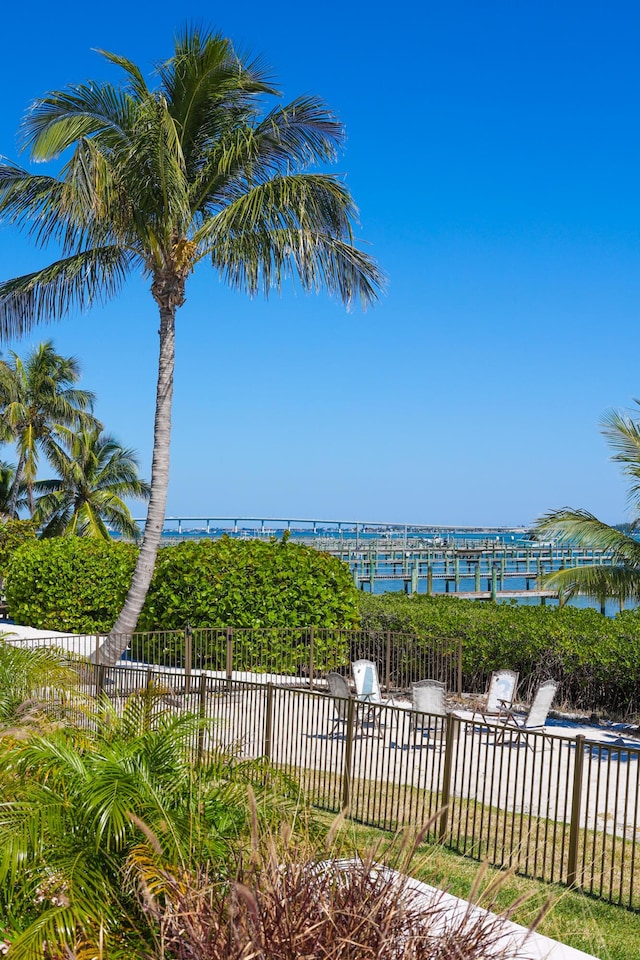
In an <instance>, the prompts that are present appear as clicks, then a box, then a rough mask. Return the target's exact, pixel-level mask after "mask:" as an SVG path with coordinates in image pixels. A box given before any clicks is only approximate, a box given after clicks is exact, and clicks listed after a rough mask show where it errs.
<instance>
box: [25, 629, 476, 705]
mask: <svg viewBox="0 0 640 960" xmlns="http://www.w3.org/2000/svg"><path fill="white" fill-rule="evenodd" d="M104 639H105V638H104V637H100V636H95V635H84V636H79V635H74V636H69V637H68V638H64V637H48V638H46V637H45V638H42V637H40V638H37V639H30V640H25V641H16V642H19V643H20V644H21V645H25V646H40V645H43V644H46V645H48V646H56V645H58V646H60V647H61V648H62V649H66V650H73V651H75V652H76V653H77V654H79V655H80V656H84V657H87V658H89V659H91V660H94V661H97V662H98V664H99V663H100V646H101V644H102V642H103V641H104ZM120 646H121V650H122V653H123V656H124V659H125V661H126V662H129V663H130V664H132V665H141V664H142V665H145V666H146V665H151V666H153V667H157V668H163V669H168V670H178V671H180V672H182V673H184V674H185V676H186V677H187V680H188V678H189V677H191V676H192V675H194V674H195V673H197V672H198V671H200V670H207V671H210V672H213V673H221V674H224V676H225V677H226V678H227V679H229V680H231V679H237V680H243V679H250V680H256V679H260V678H263V679H264V680H271V681H273V682H278V681H280V680H282V679H284V678H287V679H293V680H295V679H297V680H298V681H300V682H302V683H303V684H304V686H305V687H310V688H311V689H313V688H314V687H315V686H316V684H317V682H318V681H320V683H322V677H323V676H324V675H325V674H326V672H327V671H329V670H339V671H344V672H348V670H349V665H350V664H351V662H352V661H354V660H359V659H367V660H372V661H373V662H374V663H375V664H376V666H377V669H378V676H379V678H380V683H381V686H382V689H383V690H384V691H385V692H386V693H389V694H392V693H398V692H403V691H404V692H409V691H410V690H411V684H412V682H413V681H414V680H422V679H424V678H426V677H431V678H433V679H436V680H442V681H443V682H444V683H445V684H446V686H447V689H448V690H450V691H451V692H453V693H461V692H462V643H461V641H460V640H458V639H454V640H442V641H432V640H420V639H419V638H418V637H416V636H414V635H412V634H403V633H394V632H392V631H384V630H380V631H375V630H329V629H322V628H318V627H299V628H294V627H292V628H281V627H278V628H275V627H274V628H268V627H263V628H254V629H234V628H232V627H211V628H198V629H191V628H187V629H185V630H166V631H154V632H153V633H136V634H133V636H124V635H123V637H122V639H121V644H120ZM96 651H97V653H96Z"/></svg>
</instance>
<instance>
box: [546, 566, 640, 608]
mask: <svg viewBox="0 0 640 960" xmlns="http://www.w3.org/2000/svg"><path fill="white" fill-rule="evenodd" d="M541 585H542V587H543V588H544V589H549V590H557V591H558V593H559V595H560V596H561V597H562V598H563V599H564V600H570V599H571V598H572V597H575V596H583V597H590V598H592V599H594V600H599V601H600V602H604V600H606V599H608V598H612V599H616V600H619V601H620V602H621V603H624V602H625V601H627V600H632V601H635V602H638V601H640V571H639V570H638V567H636V566H623V565H620V564H618V565H608V564H593V565H591V566H585V567H568V568H566V569H564V570H556V571H555V572H554V573H549V574H546V575H545V576H544V577H543V578H542V579H541Z"/></svg>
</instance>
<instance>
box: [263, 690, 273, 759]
mask: <svg viewBox="0 0 640 960" xmlns="http://www.w3.org/2000/svg"><path fill="white" fill-rule="evenodd" d="M272 740H273V684H272V683H268V684H267V702H266V704H265V718H264V744H263V749H262V753H263V755H264V756H265V757H266V758H267V760H268V761H269V762H271V742H272Z"/></svg>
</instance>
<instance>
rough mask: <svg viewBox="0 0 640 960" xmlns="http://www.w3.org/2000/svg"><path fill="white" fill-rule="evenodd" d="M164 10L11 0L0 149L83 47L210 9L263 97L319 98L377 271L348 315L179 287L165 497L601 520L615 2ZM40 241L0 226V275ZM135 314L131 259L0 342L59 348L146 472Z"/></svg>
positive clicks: (628, 90) (615, 219)
mask: <svg viewBox="0 0 640 960" xmlns="http://www.w3.org/2000/svg"><path fill="white" fill-rule="evenodd" d="M177 9H178V8H177V7H176V5H175V4H168V3H165V2H163V0H156V2H154V3H150V2H146V0H139V2H137V3H135V4H134V3H130V2H129V3H126V4H125V3H123V2H122V0H113V2H111V3H110V4H109V5H108V7H104V6H100V5H98V6H96V5H91V4H86V3H82V4H80V3H73V2H70V3H67V4H66V5H65V7H64V14H63V13H62V12H61V9H60V8H59V7H56V6H55V5H51V4H49V3H47V4H44V3H40V2H35V3H32V4H31V5H30V6H29V8H28V13H27V14H25V8H20V7H19V6H16V5H11V6H10V7H9V8H8V9H7V10H6V11H4V14H3V27H4V34H5V44H4V53H3V58H2V61H1V62H0V71H1V72H2V84H1V86H2V91H3V108H2V114H1V116H0V153H3V154H4V155H5V156H9V157H11V158H12V159H16V158H17V156H18V152H17V141H16V131H17V128H18V124H19V122H20V119H21V117H22V115H23V113H24V112H25V110H26V109H27V107H28V105H29V103H30V102H31V101H32V100H33V98H35V97H37V96H38V95H41V94H43V93H44V92H46V91H47V90H49V89H55V88H59V87H61V86H63V85H65V84H66V83H69V82H77V81H83V80H86V79H88V78H94V79H103V78H106V77H109V78H111V79H115V78H116V77H117V75H118V72H117V70H116V69H115V68H111V67H109V66H107V65H106V64H104V63H103V62H102V61H101V59H100V57H99V56H98V55H97V54H96V53H94V52H92V50H93V49H94V48H96V47H103V48H105V49H108V50H113V51H115V52H118V53H122V54H124V55H126V56H128V57H130V58H131V59H133V60H135V61H136V62H138V63H139V64H140V65H145V66H149V67H150V66H151V64H152V63H153V61H155V60H159V59H162V58H163V57H165V56H167V55H168V54H169V53H170V50H171V42H172V37H173V35H174V33H175V31H176V30H178V29H180V27H181V26H182V25H183V23H184V22H185V20H186V19H189V20H190V21H196V22H199V23H202V24H205V25H208V26H211V27H214V28H216V29H219V30H220V31H221V32H222V33H224V34H226V35H227V36H229V37H231V38H232V39H233V40H234V42H235V44H236V45H237V46H238V47H239V48H240V49H242V50H250V51H253V52H255V53H261V54H262V55H263V56H264V58H265V59H266V61H267V62H268V63H269V65H270V66H271V67H272V69H273V74H274V76H275V77H276V78H277V81H278V85H279V88H280V89H281V90H282V91H283V94H284V98H285V99H292V98H294V97H295V96H297V95H299V94H302V93H314V94H318V95H320V96H322V97H323V98H324V99H325V100H326V101H327V102H328V103H329V105H330V106H331V107H332V108H333V110H334V111H335V112H336V113H337V115H338V116H339V117H340V118H341V120H342V121H343V122H344V123H345V125H346V129H347V134H348V140H347V147H346V150H345V153H344V155H343V156H342V157H341V158H340V161H339V163H338V164H337V165H336V167H335V168H334V169H335V170H337V171H340V172H344V173H345V174H346V176H347V182H348V184H349V186H350V188H351V190H352V192H353V194H354V197H355V200H356V202H357V204H358V206H359V209H360V220H361V222H360V226H359V230H358V233H359V236H360V237H361V238H362V241H363V242H366V244H367V249H368V250H369V251H370V252H371V253H373V254H374V255H375V256H376V257H377V258H378V260H379V262H380V264H381V266H382V267H383V269H384V270H385V272H386V273H387V275H388V289H387V292H386V294H385V296H384V297H383V299H382V300H381V302H380V304H379V305H378V306H377V307H376V308H374V309H373V310H370V311H368V312H367V313H364V314H363V313H361V312H354V313H351V314H347V313H346V312H345V311H344V309H343V308H342V306H341V305H340V304H338V303H336V302H333V301H331V300H329V299H328V297H326V296H324V295H320V296H317V297H316V296H305V295H303V294H301V293H300V292H299V291H298V292H296V291H295V290H294V289H292V288H287V289H286V290H285V291H284V292H283V293H282V295H281V296H279V297H278V296H277V295H274V296H273V297H272V298H270V299H269V301H267V302H266V303H265V302H264V301H262V300H254V301H250V300H248V299H247V298H246V297H244V296H242V295H240V294H236V293H233V292H231V291H229V290H227V289H225V287H224V286H223V285H222V284H221V282H220V281H219V279H218V278H217V277H216V276H215V275H214V274H212V273H211V272H210V271H208V270H206V268H203V269H202V270H201V271H200V272H199V273H197V274H196V275H194V276H193V277H192V278H191V281H190V286H189V288H188V301H187V303H186V305H185V306H184V307H183V308H182V310H181V311H180V312H179V315H178V324H177V370H176V384H175V408H174V421H173V430H174V433H173V444H172V466H171V476H172V479H171V484H170V490H169V501H168V510H167V512H168V514H171V515H190V516H229V515H233V516H267V517H272V516H294V517H295V516H298V517H318V518H342V519H361V520H388V521H398V522H404V521H410V522H416V523H442V524H476V523H477V524H519V523H529V522H530V521H531V520H533V519H534V518H535V517H536V516H538V515H539V514H540V513H542V512H543V511H545V510H547V509H549V508H552V507H560V506H564V505H571V506H575V507H585V508H587V509H590V510H592V511H593V512H594V513H596V514H597V515H598V516H600V517H601V518H602V519H604V520H606V521H609V522H616V521H618V520H621V519H623V518H624V516H625V509H626V505H625V488H624V484H623V481H622V479H621V477H620V474H619V471H618V469H617V468H616V466H615V465H614V464H612V463H610V462H609V460H608V455H609V452H608V450H607V448H606V445H605V443H604V440H603V438H602V437H601V436H600V434H599V431H598V421H599V418H600V417H601V416H602V414H603V413H604V412H605V411H606V410H607V409H609V408H611V407H617V408H622V407H628V406H630V405H631V403H632V399H633V397H635V396H640V373H639V372H638V363H637V344H638V340H639V338H640V324H639V320H640V246H639V243H638V240H639V234H640V186H639V184H640V177H639V170H640V126H639V123H638V115H639V106H640V103H639V101H640V68H639V66H638V58H637V37H638V27H639V26H640V12H639V11H640V8H638V6H637V4H634V3H632V2H621V0H612V2H610V3H609V4H607V5H606V6H605V5H603V4H601V3H594V2H589V0H586V2H585V0H583V2H581V3H574V2H564V3H561V4H558V3H557V2H555V3H552V2H551V0H536V2H527V0H525V2H519V3H517V4H514V3H513V2H512V0H510V2H496V0H486V2H485V3H483V4H479V3H477V2H475V0H464V2H463V0H457V2H456V0H453V2H449V3H447V4H442V3H438V4H435V3H431V2H426V3H424V4H418V3H415V4H396V5H393V4H391V5H390V4H384V5H382V4H381V5H379V6H376V5H372V4H370V3H367V4H364V3H361V2H352V3H350V4H349V3H344V2H342V3H338V2H335V0H326V2H324V3H322V4H320V5H319V4H315V5H311V4H306V5H305V4H299V3H290V2H287V0H284V2H281V3H280V4H278V5H277V6H275V7H274V6H273V5H266V4H263V3H257V2H254V0H247V2H245V3H244V4H240V5H228V4H226V5H224V6H223V7H220V8H218V9H216V7H215V6H213V5H210V4H204V3H200V2H196V3H191V4H189V5H188V7H187V6H185V7H183V8H182V9H181V10H180V12H177ZM27 19H28V22H27ZM53 255H54V251H52V252H51V254H50V255H49V257H51V256H53ZM47 259H48V256H47V253H46V252H42V251H38V250H35V249H33V248H32V247H30V246H29V244H28V242H27V241H26V240H25V239H24V238H21V237H19V236H18V235H16V233H15V232H14V231H13V230H11V229H8V228H6V227H5V228H3V229H2V230H1V231H0V276H2V277H3V278H5V277H10V276H14V275H17V274H20V273H24V272H28V271H29V270H31V269H33V268H34V267H35V266H38V265H40V264H43V263H45V262H46V260H47ZM156 331H157V318H156V314H155V307H154V303H153V301H152V299H151V296H150V294H149V292H148V289H147V286H146V283H145V281H144V280H142V279H141V278H139V277H133V278H132V279H131V281H130V282H129V284H128V286H127V289H126V291H125V293H124V295H122V296H121V297H120V298H119V299H118V300H117V301H114V302H112V303H111V304H109V305H108V306H107V307H106V308H98V307H96V308H94V309H93V310H92V311H91V312H89V313H87V314H85V315H82V316H73V317H70V318H69V319H67V320H64V321H62V322H61V323H59V324H55V325H51V326H46V327H42V328H41V329H38V330H36V331H34V332H33V333H32V334H31V335H30V336H29V337H28V338H27V339H25V340H23V341H21V342H19V343H12V344H9V345H8V346H9V347H12V348H14V349H16V350H17V351H18V352H19V353H22V352H26V351H27V350H28V349H29V348H30V347H31V346H33V345H35V344H36V343H38V342H39V341H40V340H41V339H44V338H45V337H53V338H54V340H55V344H56V347H57V348H58V349H59V350H60V351H61V352H63V353H74V354H76V355H77V356H78V357H79V358H80V360H81V362H82V366H83V370H84V378H83V384H84V385H85V386H86V387H87V388H89V389H93V390H94V391H95V392H96V393H97V394H98V408H97V413H98V415H99V416H100V417H101V419H102V420H103V422H104V423H105V426H106V427H107V429H108V430H109V431H110V432H112V433H114V434H115V435H116V436H117V437H118V438H119V439H120V440H121V442H122V443H124V444H126V445H129V446H133V447H135V448H136V449H137V450H138V452H139V455H140V459H141V463H142V472H143V473H144V474H145V475H148V471H149V464H150V454H151V443H152V425H153V404H154V392H155V375H156V356H157V333H156ZM5 349H6V346H5ZM138 510H139V508H138Z"/></svg>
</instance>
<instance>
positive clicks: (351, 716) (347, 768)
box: [342, 697, 357, 810]
mask: <svg viewBox="0 0 640 960" xmlns="http://www.w3.org/2000/svg"><path fill="white" fill-rule="evenodd" d="M356 709H357V707H356V701H355V700H354V698H353V697H349V703H348V706H347V731H346V742H345V745H344V764H343V767H342V809H343V810H347V809H348V808H349V805H350V803H351V762H352V758H353V734H354V728H355V717H356Z"/></svg>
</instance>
